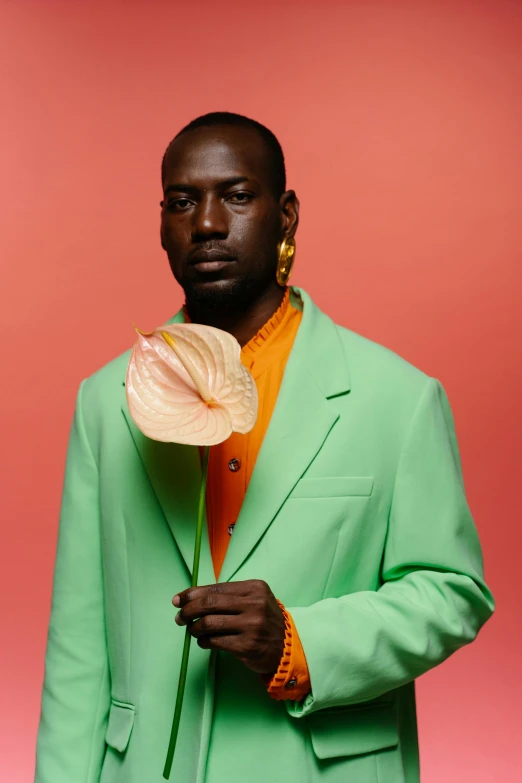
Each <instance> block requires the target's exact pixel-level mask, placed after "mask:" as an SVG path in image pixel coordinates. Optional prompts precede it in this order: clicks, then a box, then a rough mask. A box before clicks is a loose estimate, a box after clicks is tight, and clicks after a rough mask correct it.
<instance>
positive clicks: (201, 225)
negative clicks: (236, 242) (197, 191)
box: [192, 193, 228, 242]
mask: <svg viewBox="0 0 522 783" xmlns="http://www.w3.org/2000/svg"><path fill="white" fill-rule="evenodd" d="M193 214H194V222H193V224H192V241H193V242H202V241H205V240H208V239H213V238H219V239H224V238H226V237H227V236H228V220H227V214H226V208H225V205H224V204H223V203H222V202H221V199H220V198H219V197H217V196H216V195H214V194H212V193H207V194H205V196H204V197H203V198H202V199H201V201H200V202H199V204H198V205H197V207H196V209H195V210H194V213H193Z"/></svg>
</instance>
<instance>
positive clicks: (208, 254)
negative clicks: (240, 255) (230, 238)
mask: <svg viewBox="0 0 522 783" xmlns="http://www.w3.org/2000/svg"><path fill="white" fill-rule="evenodd" d="M227 261H235V256H233V255H231V254H230V253H227V252H226V251H225V250H220V249H219V248H211V249H210V250H206V249H204V248H200V249H199V250H196V251H194V252H193V253H190V255H189V257H188V262H189V264H190V265H191V266H199V265H200V264H204V263H215V262H227Z"/></svg>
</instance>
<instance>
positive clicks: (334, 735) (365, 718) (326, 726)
mask: <svg viewBox="0 0 522 783" xmlns="http://www.w3.org/2000/svg"><path fill="white" fill-rule="evenodd" d="M307 720H308V725H309V728H310V735H311V739H312V747H313V749H314V753H315V755H316V756H317V758H319V759H330V758H335V757H336V756H356V755H359V754H360V753H372V752H374V751H376V750H383V749H384V748H392V747H394V746H395V745H397V744H398V742H399V736H398V732H397V721H396V715H395V709H394V707H393V706H392V705H388V704H386V705H383V706H370V707H359V706H358V705H357V706H354V707H340V708H336V709H332V710H318V711H317V712H312V713H310V715H308V716H307Z"/></svg>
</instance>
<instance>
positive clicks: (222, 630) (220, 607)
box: [172, 579, 285, 674]
mask: <svg viewBox="0 0 522 783" xmlns="http://www.w3.org/2000/svg"><path fill="white" fill-rule="evenodd" d="M172 603H173V604H174V606H179V607H180V611H179V612H178V614H177V615H176V618H175V619H176V622H177V624H178V625H188V626H189V632H190V633H191V634H192V636H194V637H195V638H196V639H197V640H198V644H199V646H200V647H202V648H203V649H204V650H211V649H212V650H226V652H229V653H231V654H232V655H235V656H236V658H238V659H239V660H240V661H241V662H242V663H244V664H245V666H248V668H249V669H252V671H254V672H257V673H258V674H272V673H274V672H276V671H277V668H278V666H279V662H280V660H281V656H282V655H283V649H284V641H285V620H284V617H283V613H282V611H281V608H280V607H279V604H278V603H277V601H276V599H275V597H274V595H273V593H272V591H271V590H270V588H269V587H268V585H267V583H266V582H263V581H261V580H260V579H248V580H247V581H244V582H223V583H222V584H214V585H207V586H205V587H190V588H189V589H188V590H183V592H181V593H179V594H178V595H175V596H174V598H173V599H172Z"/></svg>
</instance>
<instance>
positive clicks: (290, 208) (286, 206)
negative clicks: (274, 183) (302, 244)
mask: <svg viewBox="0 0 522 783" xmlns="http://www.w3.org/2000/svg"><path fill="white" fill-rule="evenodd" d="M279 208H280V209H281V215H282V229H283V236H285V237H293V236H294V235H295V232H296V231H297V226H298V224H299V199H298V198H297V196H296V195H295V191H294V190H287V191H286V192H285V193H283V195H282V196H281V198H280V199H279Z"/></svg>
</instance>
